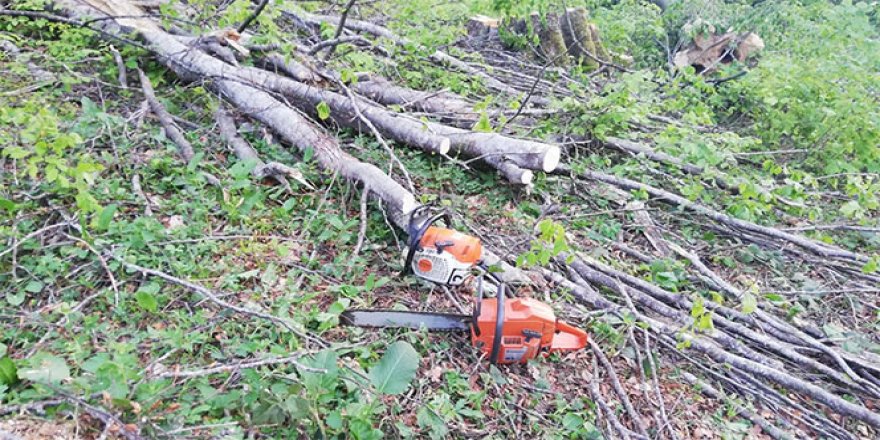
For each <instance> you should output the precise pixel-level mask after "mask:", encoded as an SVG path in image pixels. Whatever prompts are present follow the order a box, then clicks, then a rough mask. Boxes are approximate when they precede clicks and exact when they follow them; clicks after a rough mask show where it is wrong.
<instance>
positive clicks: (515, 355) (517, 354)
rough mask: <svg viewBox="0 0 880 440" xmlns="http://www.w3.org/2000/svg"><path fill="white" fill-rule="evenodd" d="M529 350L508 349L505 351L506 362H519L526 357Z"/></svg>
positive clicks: (524, 348)
mask: <svg viewBox="0 0 880 440" xmlns="http://www.w3.org/2000/svg"><path fill="white" fill-rule="evenodd" d="M527 350H528V349H527V348H526V347H523V348H506V349H504V360H505V361H506V362H511V361H518V360H520V359H522V358H523V356H525V354H526V351H527Z"/></svg>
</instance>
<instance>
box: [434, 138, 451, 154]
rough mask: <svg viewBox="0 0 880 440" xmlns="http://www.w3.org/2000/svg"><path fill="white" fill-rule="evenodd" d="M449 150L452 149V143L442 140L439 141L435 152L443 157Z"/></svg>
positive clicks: (445, 139) (446, 139)
mask: <svg viewBox="0 0 880 440" xmlns="http://www.w3.org/2000/svg"><path fill="white" fill-rule="evenodd" d="M450 148H452V141H450V140H449V138H443V140H442V141H440V145H439V146H438V147H437V152H438V153H440V154H441V155H443V156H445V155H447V154H449V149H450Z"/></svg>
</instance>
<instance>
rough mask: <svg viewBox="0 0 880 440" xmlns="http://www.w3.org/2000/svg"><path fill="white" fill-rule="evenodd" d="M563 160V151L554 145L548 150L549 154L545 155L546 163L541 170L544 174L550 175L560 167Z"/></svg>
mask: <svg viewBox="0 0 880 440" xmlns="http://www.w3.org/2000/svg"><path fill="white" fill-rule="evenodd" d="M561 159H562V150H561V149H560V148H559V147H558V146H556V145H553V146H551V147H550V148H548V149H547V153H546V154H544V163H543V165H542V166H541V169H543V170H544V172H546V173H549V172H551V171H553V170H555V169H556V167H558V166H559V161H560V160H561Z"/></svg>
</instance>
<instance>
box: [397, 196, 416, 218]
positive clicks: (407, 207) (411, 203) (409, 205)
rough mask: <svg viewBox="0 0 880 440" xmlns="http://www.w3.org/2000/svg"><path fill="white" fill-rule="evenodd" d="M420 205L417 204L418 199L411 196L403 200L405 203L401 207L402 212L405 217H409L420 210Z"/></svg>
mask: <svg viewBox="0 0 880 440" xmlns="http://www.w3.org/2000/svg"><path fill="white" fill-rule="evenodd" d="M419 205H420V203H418V202H416V198H415V197H413V196H411V195H409V196H406V197H404V198H403V203H402V204H401V205H400V212H401V213H402V214H403V215H409V213H411V212H412V211H413V210H414V209H416V208H418V207H419Z"/></svg>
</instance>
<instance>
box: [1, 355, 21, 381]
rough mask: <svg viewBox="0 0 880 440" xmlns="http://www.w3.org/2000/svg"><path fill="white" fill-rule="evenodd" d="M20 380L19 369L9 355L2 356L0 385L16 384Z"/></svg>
mask: <svg viewBox="0 0 880 440" xmlns="http://www.w3.org/2000/svg"><path fill="white" fill-rule="evenodd" d="M16 382H18V369H17V368H15V364H14V363H12V359H9V356H6V357H3V358H0V385H15V383H16Z"/></svg>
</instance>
